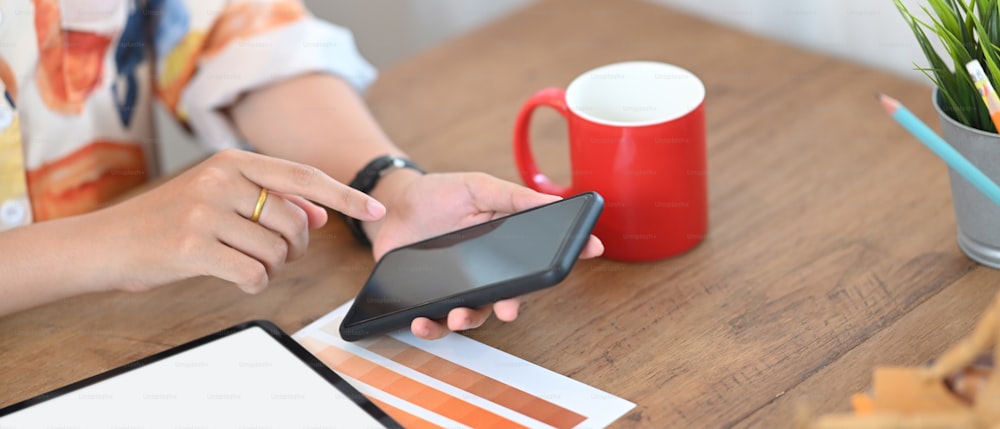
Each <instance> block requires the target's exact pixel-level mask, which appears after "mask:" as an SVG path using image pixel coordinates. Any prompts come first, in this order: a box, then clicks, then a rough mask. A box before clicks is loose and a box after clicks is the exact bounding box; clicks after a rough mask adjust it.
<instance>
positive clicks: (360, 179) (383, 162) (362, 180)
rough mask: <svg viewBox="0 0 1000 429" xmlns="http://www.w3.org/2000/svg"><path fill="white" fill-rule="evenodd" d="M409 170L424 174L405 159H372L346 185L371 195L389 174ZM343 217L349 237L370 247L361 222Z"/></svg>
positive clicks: (391, 156) (389, 156) (383, 156)
mask: <svg viewBox="0 0 1000 429" xmlns="http://www.w3.org/2000/svg"><path fill="white" fill-rule="evenodd" d="M400 168H409V169H411V170H416V171H418V172H420V174H424V170H422V169H421V168H420V167H418V166H417V164H414V163H413V161H410V160H408V159H406V158H400V157H398V156H393V155H382V156H380V157H378V158H375V159H373V160H372V161H371V162H369V163H368V165H365V167H364V168H362V169H361V171H358V174H357V175H356V176H354V180H351V183H349V184H348V185H349V186H350V187H352V188H354V189H357V190H359V191H361V192H364V193H366V194H368V193H371V191H372V189H375V186H376V185H378V181H379V180H380V179H382V177H384V176H385V175H386V174H389V172H391V171H393V170H396V169H400ZM342 216H343V217H344V222H346V223H347V229H349V230H350V231H351V235H353V236H354V238H355V239H356V240H358V242H359V243H361V244H363V245H365V246H371V244H372V242H371V240H369V239H368V236H367V235H365V230H364V229H362V228H361V220H359V219H355V218H353V217H350V216H347V215H342Z"/></svg>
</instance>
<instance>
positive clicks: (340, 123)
mask: <svg viewBox="0 0 1000 429" xmlns="http://www.w3.org/2000/svg"><path fill="white" fill-rule="evenodd" d="M229 113H230V117H231V118H232V120H233V122H234V123H235V124H236V127H237V129H238V130H239V132H240V133H241V134H242V135H243V137H244V138H246V139H247V141H249V142H250V144H251V145H252V146H253V147H254V149H256V150H257V151H259V152H260V153H263V154H265V155H270V156H274V157H279V158H284V159H289V160H292V161H297V162H302V163H305V164H310V165H312V166H314V167H317V168H319V169H321V170H323V171H324V172H325V173H326V174H329V175H330V176H331V177H333V178H334V179H337V180H338V181H340V182H342V183H349V182H350V181H351V180H352V179H353V178H354V175H355V174H357V172H358V171H359V170H361V168H363V167H364V166H365V164H367V163H368V162H369V161H371V160H373V159H375V158H376V157H378V156H381V155H387V154H389V155H396V156H406V154H405V153H403V151H402V150H400V149H399V148H398V147H396V146H395V145H394V144H393V143H392V141H391V140H390V139H389V137H388V136H386V134H385V132H383V131H382V128H381V127H380V126H379V124H378V122H376V121H375V118H373V117H372V115H371V113H370V112H369V111H368V107H367V106H366V105H365V103H364V100H362V99H361V97H360V96H359V95H358V94H357V92H355V91H354V88H352V87H351V86H350V85H349V84H347V83H346V82H344V81H343V80H341V79H340V78H337V77H336V76H333V75H329V74H310V75H304V76H300V77H295V78H292V79H288V80H285V81H282V82H278V83H276V84H274V85H271V86H268V87H264V88H261V89H258V90H256V91H254V92H252V93H250V94H247V95H245V96H244V97H242V98H241V99H240V100H238V101H237V102H236V103H235V104H234V105H233V106H232V108H230V110H229ZM417 176H419V173H417V172H415V171H413V170H408V169H403V170H396V171H394V172H393V173H391V174H389V175H388V176H386V177H384V178H383V180H381V181H379V184H378V186H376V187H375V189H373V190H372V191H371V195H372V196H373V197H375V199H377V200H379V201H380V202H382V203H383V204H385V205H386V207H388V208H389V209H390V210H391V209H392V206H393V198H394V196H395V195H397V194H398V193H400V192H401V191H402V190H403V189H404V188H405V187H406V185H407V184H408V183H409V182H410V181H411V180H413V179H414V178H415V177H417ZM379 227H380V222H366V223H365V225H364V228H365V232H366V233H367V234H368V236H369V237H371V236H373V235H374V234H375V233H376V232H377V229H378V228H379Z"/></svg>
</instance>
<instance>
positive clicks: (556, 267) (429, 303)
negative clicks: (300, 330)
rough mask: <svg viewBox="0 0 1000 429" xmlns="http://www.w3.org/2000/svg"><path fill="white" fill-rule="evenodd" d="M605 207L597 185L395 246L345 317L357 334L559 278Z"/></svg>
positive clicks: (343, 328) (351, 333)
mask: <svg viewBox="0 0 1000 429" xmlns="http://www.w3.org/2000/svg"><path fill="white" fill-rule="evenodd" d="M603 208H604V199H603V198H602V197H601V195H600V194H598V193H596V192H587V193H583V194H579V195H576V196H573V197H569V198H565V199H562V200H559V201H556V202H553V203H549V204H546V205H543V206H539V207H535V208H532V209H529V210H525V211H523V212H519V213H515V214H512V215H509V216H505V217H502V218H498V219H494V220H491V221H488V222H485V223H482V224H479V225H474V226H471V227H468V228H464V229H461V230H458V231H455V232H451V233H447V234H444V235H441V236H438V237H434V238H430V239H427V240H424V241H420V242H417V243H414V244H410V245H407V246H403V247H400V248H398V249H395V250H392V251H390V252H388V253H386V254H385V255H384V256H382V259H381V260H380V261H379V262H378V263H377V264H376V265H375V268H374V269H373V270H372V273H371V275H370V276H369V277H368V280H367V281H366V282H365V284H364V286H363V287H362V288H361V292H359V293H358V296H357V298H356V299H355V300H354V304H352V305H351V308H350V310H348V312H347V315H346V316H345V317H344V320H343V322H342V323H341V325H340V336H341V337H342V338H343V339H344V340H347V341H357V340H360V339H364V338H367V337H370V336H372V335H376V334H381V333H385V332H388V331H391V330H394V329H398V328H402V327H406V326H410V323H411V321H412V320H413V319H414V318H416V317H428V318H430V319H442V318H445V317H446V316H447V315H448V312H449V311H450V310H451V309H453V308H456V307H471V308H476V307H480V306H483V305H486V304H490V303H493V302H495V301H498V300H501V299H506V298H513V297H515V296H519V295H523V294H526V293H528V292H532V291H536V290H539V289H543V288H546V287H550V286H554V285H555V284H557V283H559V282H560V281H562V280H563V279H564V278H565V277H566V275H568V274H569V271H570V269H572V268H573V264H575V263H576V260H577V258H578V257H579V256H580V252H581V251H583V247H584V245H586V244H587V240H588V239H589V237H590V232H591V231H592V230H593V229H594V224H595V223H596V222H597V218H598V217H600V214H601V210H602V209H603Z"/></svg>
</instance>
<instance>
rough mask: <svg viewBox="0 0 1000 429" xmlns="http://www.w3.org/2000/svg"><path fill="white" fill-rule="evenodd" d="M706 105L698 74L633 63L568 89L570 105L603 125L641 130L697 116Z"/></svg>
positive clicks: (603, 70)
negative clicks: (693, 115)
mask: <svg viewBox="0 0 1000 429" xmlns="http://www.w3.org/2000/svg"><path fill="white" fill-rule="evenodd" d="M704 100H705V85H704V84H703V83H702V82H701V79H698V77H697V76H695V75H694V73H691V72H690V71H687V70H685V69H683V68H680V67H677V66H675V65H672V64H665V63H659V62H654V61H630V62H624V63H615V64H608V65H606V66H601V67H598V68H595V69H593V70H590V71H587V72H586V73H584V74H582V75H580V76H579V77H577V78H576V79H574V80H573V82H571V83H570V84H569V86H568V87H566V105H567V106H568V107H569V109H570V110H571V111H573V112H574V113H575V114H577V115H578V116H580V117H582V118H584V119H587V120H589V121H591V122H596V123H598V124H605V125H612V126H628V127H639V126H645V125H655V124H659V123H663V122H667V121H672V120H674V119H677V118H680V117H683V116H684V115H687V114H688V113H691V111H693V110H694V109H696V108H697V107H698V106H699V105H701V103H702V102H703V101H704Z"/></svg>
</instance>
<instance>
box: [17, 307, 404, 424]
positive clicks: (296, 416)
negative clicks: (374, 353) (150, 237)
mask: <svg viewBox="0 0 1000 429" xmlns="http://www.w3.org/2000/svg"><path fill="white" fill-rule="evenodd" d="M0 427H4V428H7V427H10V428H14V427H16V428H28V427H73V428H90V427H102V428H107V427H119V428H125V427H129V428H132V427H142V428H181V427H183V428H223V427H226V428H251V427H252V428H293V427H295V428H381V427H391V428H396V427H400V426H399V425H398V424H397V423H396V422H395V421H393V420H392V419H391V418H390V417H389V416H387V415H386V414H385V413H384V412H382V410H380V409H379V408H378V407H377V406H375V404H373V403H372V402H370V401H369V400H368V399H367V398H365V397H364V396H363V395H361V393H359V392H358V391H357V390H355V389H354V388H353V387H351V385H350V384H348V383H347V382H346V381H344V380H343V379H342V378H340V377H339V376H337V374H336V373H334V372H333V371H332V370H330V369H329V368H327V367H326V365H324V364H323V363H322V362H320V361H319V360H318V359H316V357H314V356H313V355H312V354H311V353H309V352H308V351H306V349H304V348H303V347H302V346H300V345H299V344H298V343H297V342H295V340H293V339H292V338H291V337H289V336H288V335H286V334H285V333H284V332H282V331H281V329H279V328H278V327H277V326H275V325H274V324H272V323H270V322H267V321H252V322H247V323H243V324H240V325H237V326H234V327H232V328H229V329H226V330H223V331H220V332H217V333H215V334H212V335H208V336H206V337H203V338H200V339H197V340H194V341H191V342H189V343H187V344H183V345H180V346H177V347H174V348H172V349H169V350H166V351H164V352H161V353H158V354H155V355H153V356H150V357H148V358H145V359H141V360H139V361H136V362H133V363H130V364H127V365H124V366H121V367H119V368H115V369H112V370H110V371H107V372H104V373H101V374H98V375H95V376H93V377H90V378H87V379H85V380H82V381H79V382H76V383H73V384H70V385H68V386H66V387H63V388H60V389H56V390H54V391H52V392H49V393H46V394H43V395H40V396H37V397H34V398H31V399H28V400H26V401H23V402H20V403H17V404H13V405H10V406H8V407H6V408H3V409H0Z"/></svg>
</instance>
